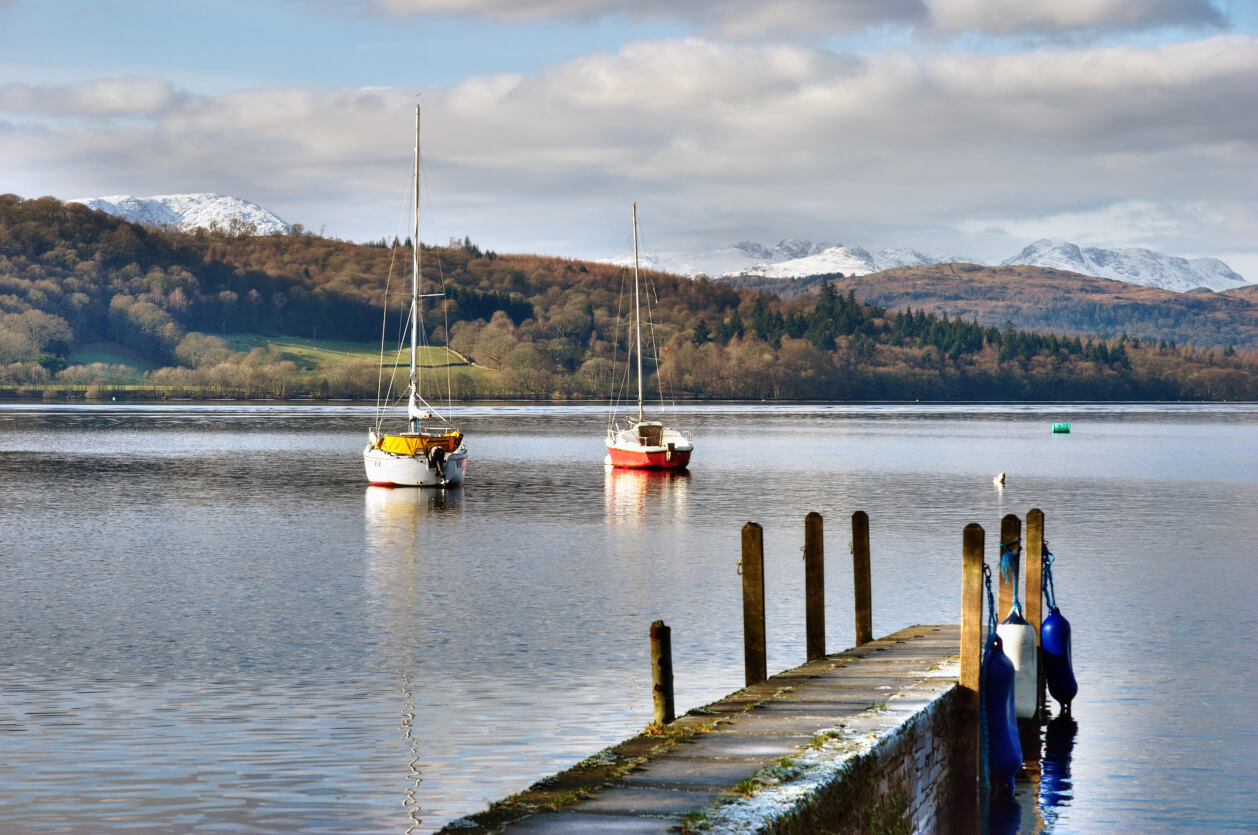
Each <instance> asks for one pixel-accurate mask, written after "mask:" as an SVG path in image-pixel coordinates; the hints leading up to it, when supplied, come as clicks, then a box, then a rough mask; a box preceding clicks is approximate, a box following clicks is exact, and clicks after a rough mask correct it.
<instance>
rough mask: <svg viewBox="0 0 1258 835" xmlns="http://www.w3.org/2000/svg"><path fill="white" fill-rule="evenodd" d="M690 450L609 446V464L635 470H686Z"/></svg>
mask: <svg viewBox="0 0 1258 835" xmlns="http://www.w3.org/2000/svg"><path fill="white" fill-rule="evenodd" d="M690 452H691V450H689V449H674V450H672V451H671V453H670V451H669V449H668V448H667V447H638V448H636V449H635V448H626V447H621V446H615V445H612V444H608V445H607V456H608V463H609V464H611V465H612V466H613V467H623V468H626V469H634V470H684V469H685V468H686V465H688V464H689V463H690Z"/></svg>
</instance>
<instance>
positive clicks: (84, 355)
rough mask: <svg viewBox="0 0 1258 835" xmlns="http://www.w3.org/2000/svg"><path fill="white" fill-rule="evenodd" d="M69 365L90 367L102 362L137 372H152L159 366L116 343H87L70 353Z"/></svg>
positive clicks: (102, 341)
mask: <svg viewBox="0 0 1258 835" xmlns="http://www.w3.org/2000/svg"><path fill="white" fill-rule="evenodd" d="M69 359H70V364H71V365H91V364H92V363H94V362H103V363H105V364H106V365H127V366H130V367H131V368H134V369H136V370H138V371H152V370H153V369H155V368H158V367H159V366H157V365H155V364H154V363H151V362H149V361H148V360H146V359H144V358H143V357H141V356H140V355H139V354H137V353H136V352H135V351H133V350H131V349H130V348H128V347H127V346H125V345H119V344H118V343H117V342H106V341H104V340H101V341H97V342H88V343H86V344H84V345H80V346H79V347H77V348H75V349H74V350H73V351H71V352H70V358H69Z"/></svg>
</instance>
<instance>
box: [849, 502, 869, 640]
mask: <svg viewBox="0 0 1258 835" xmlns="http://www.w3.org/2000/svg"><path fill="white" fill-rule="evenodd" d="M852 587H853V591H854V593H855V595H856V646H860V645H861V644H867V643H869V642H870V641H872V640H873V639H874V605H873V592H872V589H871V587H870V580H869V517H868V516H867V515H865V511H863V510H858V511H856V512H855V513H853V514H852Z"/></svg>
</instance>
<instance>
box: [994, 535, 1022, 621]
mask: <svg viewBox="0 0 1258 835" xmlns="http://www.w3.org/2000/svg"><path fill="white" fill-rule="evenodd" d="M1006 542H1010V543H1013V544H1012V545H1006V544H1005V543H1006ZM1007 549H1012V550H1013V551H1014V559H1013V575H1012V576H1011V577H1010V578H1009V579H1008V580H1006V579H1005V575H1004V572H1002V571H999V569H998V570H997V573H998V574H999V575H1000V594H999V596H998V597H997V598H996V601H997V602H996V620H998V621H999V620H1004V619H1005V618H1006V617H1007V616H1008V615H1009V610H1010V609H1011V608H1012V607H1013V596H1014V589H1016V588H1017V587H1018V579H1019V576H1020V575H1021V573H1022V571H1021V566H1020V563H1021V562H1022V520H1021V519H1019V518H1018V517H1017V516H1015V515H1014V514H1012V513H1010V514H1009V515H1007V516H1006V517H1005V518H1004V519H1001V520H1000V555H1001V556H1004V553H1005V551H1006V550H1007Z"/></svg>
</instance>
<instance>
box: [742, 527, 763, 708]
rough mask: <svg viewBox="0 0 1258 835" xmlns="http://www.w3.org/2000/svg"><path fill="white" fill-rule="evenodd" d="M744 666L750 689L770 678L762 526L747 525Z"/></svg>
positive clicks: (745, 540) (745, 529)
mask: <svg viewBox="0 0 1258 835" xmlns="http://www.w3.org/2000/svg"><path fill="white" fill-rule="evenodd" d="M738 565H739V569H740V571H741V573H742V575H743V659H744V661H743V664H744V668H745V670H746V682H747V685H748V686H750V685H752V684H759V683H760V682H762V681H764V680H766V679H767V678H768V677H769V664H768V659H767V658H766V657H765V637H764V531H763V529H761V527H760V525H759V523H756V522H748V523H747V524H745V525H743V558H742V560H741V561H740V562H739V564H738Z"/></svg>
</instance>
